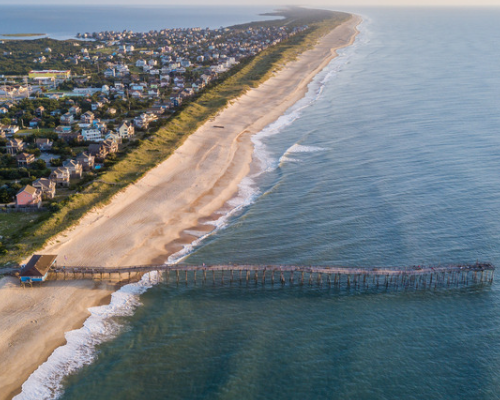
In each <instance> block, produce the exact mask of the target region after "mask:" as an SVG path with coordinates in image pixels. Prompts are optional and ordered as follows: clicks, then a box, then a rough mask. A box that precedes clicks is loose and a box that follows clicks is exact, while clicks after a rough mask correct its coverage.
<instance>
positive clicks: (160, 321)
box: [22, 9, 500, 400]
mask: <svg viewBox="0 0 500 400" xmlns="http://www.w3.org/2000/svg"><path fill="white" fill-rule="evenodd" d="M359 13H361V14H362V15H363V16H364V23H363V24H362V26H361V27H360V30H361V35H360V36H359V37H358V40H357V41H356V43H355V45H354V46H352V47H350V48H348V49H345V50H342V51H341V56H340V57H338V58H337V59H336V60H335V61H333V62H332V63H331V64H330V65H329V66H328V67H327V68H326V69H325V70H324V71H323V72H322V73H321V74H320V75H318V76H317V77H316V79H315V81H314V82H313V83H312V84H311V85H310V90H309V94H308V96H307V97H306V99H304V100H303V101H301V102H300V103H299V104H297V105H296V106H295V107H294V108H293V109H292V110H290V111H289V112H288V113H287V115H285V116H283V117H282V118H281V119H280V120H279V121H277V122H276V123H275V124H273V125H272V126H270V127H268V128H266V130H264V131H263V132H261V133H260V134H259V135H257V136H256V137H255V138H254V142H255V145H256V157H255V158H256V162H258V163H260V165H261V167H262V171H263V172H262V173H260V174H256V175H255V176H252V177H249V178H248V179H246V180H245V182H244V183H243V185H242V189H241V196H240V197H241V198H240V200H239V203H237V204H235V206H238V211H237V212H235V213H233V214H231V215H230V216H228V217H226V218H223V219H221V221H220V225H221V229H219V230H218V231H217V233H215V234H214V235H212V236H210V237H208V238H206V239H205V240H204V241H202V242H201V243H199V244H198V245H197V246H194V248H192V249H187V250H189V251H191V254H190V255H189V256H188V257H187V258H186V260H185V261H186V262H190V263H201V262H205V263H222V262H235V263H236V262H239V263H243V262H248V263H283V264H285V263H286V264H293V263H295V264H341V265H348V266H355V265H361V266H372V265H393V266H395V265H413V264H437V263H446V262H474V261H476V260H477V259H479V260H483V261H490V262H493V263H495V264H497V265H499V262H500V254H499V248H500V221H499V215H500V200H499V194H500V177H499V172H500V114H499V112H500V98H499V95H498V94H499V93H500V79H499V76H500V74H499V72H500V52H498V45H499V44H500V30H499V29H498V21H499V20H500V10H494V9H489V10H488V9H482V10H481V9H468V10H461V9H450V10H445V9H433V10H430V9H429V10H427V9H379V10H375V9H366V10H360V11H359ZM149 279H150V281H151V282H150V281H143V282H141V283H139V284H135V285H130V286H129V287H126V288H124V289H123V290H121V291H120V292H118V293H117V294H116V295H115V299H114V301H113V305H112V307H100V308H96V309H94V310H93V317H91V319H90V320H89V321H87V323H86V326H85V327H84V328H83V329H82V330H79V331H76V332H72V333H71V334H70V336H69V339H68V340H69V345H68V346H69V347H66V349H64V348H62V349H60V352H58V353H57V354H56V353H55V354H54V357H51V359H49V362H48V363H47V364H46V365H45V366H42V368H41V370H40V371H39V372H38V375H36V374H35V376H34V377H32V378H30V381H28V382H27V383H26V384H25V392H24V395H23V396H22V397H24V398H39V397H42V398H51V397H60V398H62V399H65V400H74V399H88V398H92V399H109V398H116V399H140V398H147V399H151V400H153V399H391V400H392V399H419V400H420V399H498V398H499V397H500V291H499V287H498V285H497V284H496V283H494V284H493V285H492V286H470V287H467V288H451V289H438V290H419V291H397V292H396V291H388V292H383V291H379V292H364V293H359V292H355V291H351V292H349V291H341V292H339V291H335V290H329V289H328V288H325V287H323V288H319V287H313V288H309V287H308V286H305V287H302V286H294V287H288V286H286V287H281V285H274V286H271V285H266V286H262V285H259V286H255V285H248V286H246V285H243V286H240V285H239V284H234V285H232V286H230V285H224V286H223V287H222V286H221V285H215V286H213V285H211V284H209V285H201V284H198V285H196V286H195V285H192V284H190V285H187V286H186V285H180V286H176V285H172V284H170V285H166V284H159V285H154V284H153V283H152V281H154V280H155V279H156V277H154V276H152V277H150V278H149ZM147 288H149V290H147V291H146V289H147ZM138 293H142V294H141V295H140V296H138ZM139 303H141V304H142V305H139ZM110 315H119V316H118V317H114V318H108V317H109V316H110ZM82 365H84V366H83V367H82ZM66 373H69V376H66V377H64V378H63V379H62V380H61V376H62V375H65V374H66ZM42 381H44V382H48V385H46V386H43V385H41V382H42ZM36 396H39V397H36Z"/></svg>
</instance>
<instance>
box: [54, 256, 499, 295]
mask: <svg viewBox="0 0 500 400" xmlns="http://www.w3.org/2000/svg"><path fill="white" fill-rule="evenodd" d="M152 272H153V273H155V274H154V278H153V277H152V276H150V279H151V280H155V281H157V282H164V283H174V284H185V285H188V284H197V283H200V284H209V283H212V284H222V285H226V284H229V285H231V284H262V285H265V284H281V285H317V286H328V287H337V288H352V289H369V288H389V287H390V288H403V289H408V288H414V289H425V288H435V287H446V286H466V285H472V284H491V283H493V277H494V272H495V267H494V266H493V265H492V264H490V263H479V262H478V263H475V264H453V265H438V266H410V267H372V268H354V267H340V266H295V265H232V264H229V265H205V264H203V265H183V264H170V265H169V264H160V265H139V266H130V267H119V268H107V267H82V266H80V267H71V266H57V265H56V266H53V267H51V269H50V274H49V277H48V280H80V279H93V280H101V281H102V280H107V279H109V280H118V281H119V282H122V283H126V282H132V281H137V280H138V279H140V278H142V276H144V274H147V273H152Z"/></svg>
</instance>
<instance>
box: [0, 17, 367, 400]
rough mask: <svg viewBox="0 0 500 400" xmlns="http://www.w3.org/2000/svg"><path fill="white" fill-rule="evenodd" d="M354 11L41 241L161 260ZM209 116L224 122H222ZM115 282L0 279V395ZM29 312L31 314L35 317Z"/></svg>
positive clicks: (352, 28)
mask: <svg viewBox="0 0 500 400" xmlns="http://www.w3.org/2000/svg"><path fill="white" fill-rule="evenodd" d="M360 22H361V19H360V18H359V17H357V16H353V17H352V18H351V19H350V20H349V21H347V22H346V23H344V24H343V25H341V26H339V27H337V28H336V29H334V30H333V31H332V32H330V33H329V34H328V35H326V36H324V37H323V38H322V39H321V40H320V41H319V42H318V44H317V45H316V46H315V47H314V48H313V49H311V50H308V51H307V52H305V53H303V54H302V55H300V56H299V58H298V59H297V60H296V61H293V62H291V63H289V64H287V65H286V66H285V67H284V68H283V69H282V70H280V71H279V72H277V73H276V74H275V75H274V76H273V77H271V78H270V79H269V80H267V81H266V82H264V83H263V84H261V85H260V86H259V87H258V88H255V89H252V90H250V91H249V92H247V93H246V94H244V95H243V96H241V97H240V98H238V99H237V100H235V101H233V102H231V105H229V106H228V107H227V108H226V109H225V110H223V111H221V113H220V114H219V115H218V116H217V117H216V118H215V119H213V120H211V121H208V122H207V123H205V124H204V125H203V126H202V127H201V128H200V129H198V130H197V131H196V132H195V133H193V134H192V135H191V136H190V137H189V138H188V139H187V140H186V141H185V143H184V144H183V145H182V146H181V147H180V148H179V149H177V150H176V152H175V153H174V154H173V155H172V156H171V157H169V158H168V159H167V160H166V161H164V162H163V163H161V164H160V165H158V166H157V167H156V168H154V169H153V170H151V171H150V172H149V173H148V174H146V176H145V177H144V178H143V179H141V180H140V181H139V182H137V183H136V184H134V185H131V186H130V187H128V188H126V189H125V190H124V191H122V192H121V193H119V194H117V195H116V196H115V197H114V198H113V199H112V201H111V202H110V203H109V204H108V205H106V206H104V207H102V208H100V209H95V210H93V211H91V212H89V213H88V214H87V215H86V216H84V217H83V218H82V220H81V221H80V223H79V224H78V225H77V226H75V227H73V228H72V229H70V230H68V231H66V232H64V233H62V234H60V235H58V236H57V237H55V238H54V239H53V240H51V242H50V243H49V244H48V245H47V246H46V247H45V248H44V249H43V253H46V254H58V255H59V263H60V264H66V265H72V266H82V265H87V266H93V265H96V266H97V265H102V266H109V267H114V266H120V265H139V264H150V263H158V262H164V261H166V259H167V258H168V256H169V255H170V254H172V253H174V252H176V251H178V250H180V249H181V248H182V246H183V245H185V244H188V243H191V242H192V241H193V239H195V238H196V235H193V234H192V233H191V231H197V232H200V233H202V232H203V233H206V232H207V231H208V230H209V229H210V225H205V224H203V222H205V221H207V220H210V219H214V218H215V216H216V215H217V214H216V212H217V211H218V210H220V209H221V208H222V207H224V205H225V204H226V203H227V201H228V200H230V199H231V198H233V197H234V196H235V195H236V194H237V192H238V184H239V183H240V182H241V180H242V179H243V178H244V177H245V176H246V175H248V173H249V170H250V164H251V161H252V153H253V145H252V142H251V137H252V135H254V134H256V133H258V132H259V131H261V130H262V129H263V128H264V127H266V126H267V125H269V124H270V123H272V122H273V121H275V120H276V119H278V118H279V117H280V116H281V115H282V114H283V113H284V112H285V111H286V110H287V109H288V108H289V107H291V106H292V105H293V104H294V103H295V102H297V101H298V100H299V99H301V98H302V97H304V95H305V93H306V92H307V85H308V84H309V83H310V81H311V80H312V79H313V78H314V76H315V75H316V74H317V73H318V72H320V71H321V70H322V69H323V68H324V67H325V66H326V65H327V64H328V63H329V62H330V61H331V60H332V59H333V58H334V57H335V56H336V51H335V50H336V49H339V48H342V47H346V46H348V45H350V44H352V42H353V41H354V39H355V36H356V34H357V30H356V26H357V25H358V24H359V23H360ZM214 126H224V128H223V129H221V128H215V127H214ZM111 292H112V288H110V287H103V286H102V285H101V286H99V285H97V284H94V283H93V282H89V281H85V282H71V283H70V282H49V283H48V284H46V285H44V286H43V287H36V288H33V289H21V288H20V287H19V286H18V284H17V282H16V280H14V279H11V278H6V279H4V280H2V281H0V365H1V366H2V368H1V369H0V389H1V390H0V399H8V398H11V397H12V394H13V393H16V392H19V391H20V387H21V385H22V383H23V382H24V381H25V380H26V379H27V378H28V376H29V375H30V374H31V373H32V372H33V371H34V370H35V369H36V368H37V367H38V365H40V364H41V363H43V362H44V361H45V360H46V359H47V358H48V356H49V355H50V354H51V353H52V351H53V350H54V349H55V348H56V347H58V346H60V345H61V344H64V342H65V339H64V332H67V331H69V330H72V329H75V328H79V327H81V326H82V323H83V321H84V320H85V319H86V318H87V317H88V316H89V312H88V310H87V309H88V308H89V307H92V306H95V305H98V304H99V303H100V302H102V301H103V299H108V298H109V295H110V293H111ZM33 321H36V322H33Z"/></svg>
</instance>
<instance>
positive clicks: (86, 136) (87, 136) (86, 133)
mask: <svg viewBox="0 0 500 400" xmlns="http://www.w3.org/2000/svg"><path fill="white" fill-rule="evenodd" d="M82 136H83V140H86V141H88V142H102V141H103V140H104V138H103V136H102V133H101V131H100V130H99V129H82Z"/></svg>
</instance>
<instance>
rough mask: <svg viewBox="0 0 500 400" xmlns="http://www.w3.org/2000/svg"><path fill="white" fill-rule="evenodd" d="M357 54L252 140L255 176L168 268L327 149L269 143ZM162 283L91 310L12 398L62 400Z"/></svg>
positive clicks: (146, 284)
mask: <svg viewBox="0 0 500 400" xmlns="http://www.w3.org/2000/svg"><path fill="white" fill-rule="evenodd" d="M359 37H360V36H358V39H357V41H358V40H359ZM355 49H356V43H355V44H354V45H353V46H350V47H348V48H346V49H341V50H339V51H338V53H339V55H338V57H336V58H335V59H334V60H333V61H332V62H331V63H330V64H329V65H328V66H327V67H326V68H325V69H323V71H321V72H320V73H319V74H317V75H316V77H315V78H314V79H313V80H312V82H311V83H310V84H309V85H308V92H307V94H306V96H305V97H304V98H302V99H301V100H299V101H298V102H297V103H295V105H293V106H292V107H291V108H290V109H289V110H288V111H287V112H286V113H285V114H284V115H282V116H281V117H280V118H278V119H277V120H276V121H275V122H273V123H271V124H270V125H268V126H267V127H266V128H264V129H263V130H262V131H261V132H259V133H257V134H256V135H254V136H253V137H252V142H253V144H254V156H255V160H256V162H257V166H258V168H257V172H256V173H254V174H253V175H251V176H248V177H246V178H244V179H243V180H242V181H241V183H240V184H239V186H238V194H237V196H236V197H234V198H233V199H231V200H230V201H229V202H228V205H229V210H226V211H224V212H221V217H220V218H218V219H217V220H215V221H212V222H207V224H211V225H214V226H215V229H214V230H213V231H212V232H210V233H208V234H206V235H202V236H200V237H198V238H197V239H196V240H194V241H193V242H192V243H191V244H189V245H186V246H184V248H183V249H182V250H181V251H179V252H177V253H175V254H173V255H172V256H171V257H169V259H168V261H167V263H178V262H180V261H181V260H183V259H184V258H186V257H187V256H189V254H191V253H192V252H193V251H194V250H195V249H196V247H198V246H199V245H200V244H201V243H202V242H203V241H204V240H205V239H206V238H207V237H208V236H210V235H212V234H214V233H215V232H217V231H218V230H220V229H223V228H224V227H225V226H227V224H228V221H229V220H230V219H231V217H232V216H234V215H235V214H237V213H238V212H241V211H242V210H243V209H244V208H245V207H247V206H249V205H250V204H252V203H253V202H254V201H255V199H256V198H257V197H258V196H259V195H260V194H261V191H260V189H259V188H258V184H257V178H258V177H259V176H261V175H262V174H264V173H266V172H269V171H272V170H275V169H276V168H278V167H279V166H280V161H281V159H282V157H283V156H285V154H286V153H288V154H291V153H301V152H314V151H322V150H324V149H322V148H319V147H314V146H305V145H300V144H294V145H292V146H291V147H290V148H289V149H288V150H287V151H286V152H285V154H283V155H281V156H276V155H273V154H272V152H271V151H270V150H269V148H268V146H267V145H266V138H269V137H271V136H274V135H277V134H279V133H281V132H282V131H283V130H284V129H285V128H286V127H287V126H290V125H291V124H292V123H293V122H294V121H296V120H297V119H298V118H300V117H301V114H302V112H303V111H304V110H305V109H306V108H307V107H309V106H311V105H312V104H314V102H316V101H317V100H318V99H319V98H320V97H321V94H322V92H323V89H324V87H325V85H326V84H327V83H328V82H330V81H332V80H333V79H334V78H335V77H336V76H337V74H338V72H339V71H340V70H341V69H342V68H343V67H344V66H345V65H346V64H347V63H348V61H349V58H350V56H351V55H352V54H353V53H354V52H355ZM292 160H293V159H292ZM158 278H159V277H158V275H157V273H156V272H151V273H148V274H145V275H144V276H143V278H142V279H141V281H139V282H137V283H131V284H128V285H125V286H123V287H122V288H120V289H119V290H118V291H116V292H115V293H113V294H112V297H111V302H110V304H109V305H105V306H99V307H92V308H89V311H90V313H91V316H90V317H89V318H88V319H87V320H86V321H85V323H84V325H83V327H82V328H80V329H76V330H73V331H70V332H67V333H66V334H65V337H66V340H67V343H66V344H65V345H63V346H61V347H58V348H57V349H56V350H54V352H53V353H52V354H51V356H50V357H49V358H48V360H47V361H46V362H45V363H43V364H42V365H40V367H38V369H37V370H36V371H35V372H33V374H31V375H30V377H29V378H28V380H27V381H26V382H25V383H24V384H23V386H22V393H21V394H19V395H17V396H16V397H14V399H15V400H35V399H36V400H46V399H57V398H58V397H60V396H61V395H62V394H63V385H62V380H63V378H64V377H65V376H68V375H70V374H74V373H76V372H77V371H78V370H79V369H81V368H82V367H83V366H85V365H88V364H91V363H92V362H93V361H94V360H95V359H96V357H97V353H96V346H98V345H99V344H101V343H103V342H105V341H109V340H111V339H113V338H115V337H116V336H117V335H118V334H119V332H120V331H121V330H122V329H123V325H121V324H120V323H118V322H116V321H115V320H114V319H113V317H124V316H130V315H132V314H133V313H134V310H135V309H136V308H137V307H138V306H139V305H140V304H141V303H140V295H141V294H143V293H144V292H146V291H147V290H148V289H149V288H151V287H152V286H153V285H154V284H155V283H156V282H157V281H159V279H158Z"/></svg>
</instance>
